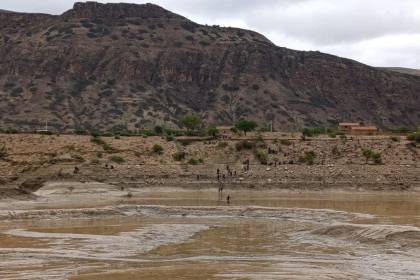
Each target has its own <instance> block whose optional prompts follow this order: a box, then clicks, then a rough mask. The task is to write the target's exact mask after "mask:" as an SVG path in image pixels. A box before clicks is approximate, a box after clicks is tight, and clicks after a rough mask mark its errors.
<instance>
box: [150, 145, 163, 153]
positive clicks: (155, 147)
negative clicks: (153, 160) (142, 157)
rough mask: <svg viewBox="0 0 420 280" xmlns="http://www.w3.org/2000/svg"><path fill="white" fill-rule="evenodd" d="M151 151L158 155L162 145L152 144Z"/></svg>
mask: <svg viewBox="0 0 420 280" xmlns="http://www.w3.org/2000/svg"><path fill="white" fill-rule="evenodd" d="M152 152H153V153H154V154H158V155H160V154H162V152H163V147H162V146H161V145H159V144H154V145H153V147H152Z"/></svg>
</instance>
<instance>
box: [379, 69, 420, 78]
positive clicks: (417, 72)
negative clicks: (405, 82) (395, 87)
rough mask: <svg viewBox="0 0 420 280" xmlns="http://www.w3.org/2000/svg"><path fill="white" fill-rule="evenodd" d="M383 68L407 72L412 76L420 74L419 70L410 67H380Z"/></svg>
mask: <svg viewBox="0 0 420 280" xmlns="http://www.w3.org/2000/svg"><path fill="white" fill-rule="evenodd" d="M382 69H384V70H389V71H394V72H399V73H403V74H409V75H414V76H420V70H419V69H411V68H403V67H388V68H382Z"/></svg>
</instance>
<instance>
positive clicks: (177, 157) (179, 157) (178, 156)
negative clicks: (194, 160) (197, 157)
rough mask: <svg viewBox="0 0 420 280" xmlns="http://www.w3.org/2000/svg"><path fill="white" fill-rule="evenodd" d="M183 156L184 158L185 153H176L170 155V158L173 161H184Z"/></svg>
mask: <svg viewBox="0 0 420 280" xmlns="http://www.w3.org/2000/svg"><path fill="white" fill-rule="evenodd" d="M185 156H186V154H185V152H176V153H175V154H173V155H172V158H173V159H174V160H175V161H182V160H184V159H185Z"/></svg>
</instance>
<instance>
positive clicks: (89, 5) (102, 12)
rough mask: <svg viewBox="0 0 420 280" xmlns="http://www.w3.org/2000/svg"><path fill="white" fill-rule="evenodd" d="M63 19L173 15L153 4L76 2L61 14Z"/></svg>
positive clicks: (144, 17) (163, 16)
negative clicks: (70, 8)
mask: <svg viewBox="0 0 420 280" xmlns="http://www.w3.org/2000/svg"><path fill="white" fill-rule="evenodd" d="M63 16H64V17H72V18H115V19H121V18H126V17H131V18H133V17H140V18H143V19H147V18H172V17H173V16H175V14H173V13H171V12H169V11H167V10H165V9H163V8H161V7H159V6H157V5H153V4H143V5H137V4H125V3H108V4H101V3H97V2H90V1H88V2H77V3H75V4H74V7H73V9H72V10H70V11H68V12H66V13H64V14H63Z"/></svg>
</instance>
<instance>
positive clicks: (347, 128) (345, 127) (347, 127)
mask: <svg viewBox="0 0 420 280" xmlns="http://www.w3.org/2000/svg"><path fill="white" fill-rule="evenodd" d="M360 126H362V125H361V124H360V123H350V122H346V123H339V124H338V131H341V132H346V133H350V132H351V129H352V127H360Z"/></svg>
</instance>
